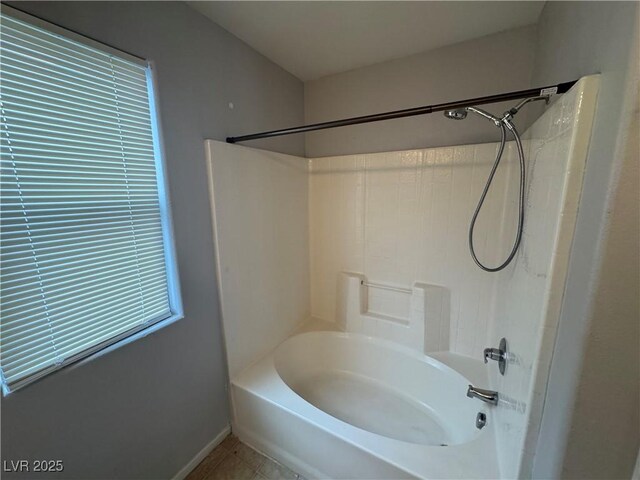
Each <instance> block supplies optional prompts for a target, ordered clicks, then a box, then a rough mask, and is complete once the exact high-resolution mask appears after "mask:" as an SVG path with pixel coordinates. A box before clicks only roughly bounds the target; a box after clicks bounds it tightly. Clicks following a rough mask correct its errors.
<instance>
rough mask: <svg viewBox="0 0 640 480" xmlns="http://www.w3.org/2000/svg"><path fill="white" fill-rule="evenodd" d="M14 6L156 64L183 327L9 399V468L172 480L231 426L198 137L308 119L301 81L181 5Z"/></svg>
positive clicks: (295, 149)
mask: <svg viewBox="0 0 640 480" xmlns="http://www.w3.org/2000/svg"><path fill="white" fill-rule="evenodd" d="M14 5H15V6H17V7H18V8H20V9H22V10H25V11H27V12H30V13H33V14H35V15H38V16H40V17H42V18H44V19H45V20H49V21H52V22H55V23H58V24H60V25H62V26H64V27H67V28H70V29H73V30H76V31H78V32H79V33H83V34H86V35H88V36H91V37H93V38H95V39H97V40H100V41H103V42H105V43H108V44H111V45H113V46H115V47H118V48H121V49H124V50H126V51H129V52H131V53H133V54H136V55H139V56H142V57H145V58H148V59H150V60H153V61H154V62H155V66H156V72H157V83H158V95H159V102H160V113H161V121H162V134H163V140H164V145H165V153H166V163H167V168H168V180H169V187H170V199H171V203H172V208H173V217H174V226H175V239H176V247H177V257H178V263H179V270H180V282H181V287H182V288H181V290H182V295H183V302H184V310H185V318H184V319H182V320H180V321H178V322H176V323H174V324H173V325H171V326H168V327H166V328H164V329H161V330H159V331H157V332H155V333H153V334H151V335H149V336H148V337H146V338H144V339H141V340H138V341H136V342H133V343H131V344H128V345H126V346H124V347H122V348H120V349H117V350H115V351H113V352H110V353H108V354H106V355H104V356H102V357H100V358H97V359H95V360H93V361H90V362H88V363H86V364H84V365H80V366H78V367H76V368H72V369H67V370H65V371H62V372H59V373H57V374H54V375H51V376H49V377H47V378H45V379H44V380H42V381H40V382H37V383H36V384H33V385H31V386H29V387H27V388H25V389H24V390H21V391H18V392H15V393H13V394H11V395H9V396H8V397H6V398H4V399H3V400H2V459H4V460H10V459H13V460H17V459H61V460H63V461H64V463H65V471H64V473H63V474H62V475H59V477H60V478H81V479H89V478H109V479H112V478H136V479H143V478H150V479H151V478H153V479H159V478H170V477H172V476H173V475H174V474H175V473H176V472H177V471H178V470H179V469H180V468H181V467H183V466H184V465H185V464H186V463H187V462H188V461H189V460H190V459H191V458H192V457H193V456H194V455H195V454H196V453H197V452H198V451H199V450H200V449H201V448H203V447H204V446H205V445H206V444H207V443H208V442H209V441H210V440H212V439H213V438H214V437H215V435H216V434H218V433H219V432H220V431H221V430H222V429H223V428H224V427H225V426H226V425H227V424H228V420H229V405H228V401H227V394H226V391H225V384H226V376H227V374H226V366H225V360H224V354H223V342H222V337H221V327H220V316H219V304H218V293H217V287H216V275H215V263H214V250H213V243H212V234H211V221H210V213H209V200H208V191H207V183H206V169H205V160H204V158H205V154H204V142H203V139H204V138H213V139H217V140H223V139H224V138H225V136H227V135H229V134H239V133H243V132H251V131H255V130H264V129H271V128H277V127H284V126H289V125H296V124H299V123H301V122H302V121H303V85H302V83H301V82H300V81H299V80H297V79H296V78H295V77H293V76H292V75H290V74H288V73H287V72H285V71H284V70H282V69H281V68H279V67H278V66H276V65H274V64H273V63H271V62H270V61H268V60H267V59H265V58H264V57H262V56H261V55H259V54H257V53H256V52H255V51H253V50H252V49H250V48H249V47H248V46H246V45H245V44H243V43H242V42H240V41H239V40H238V39H237V38H235V37H233V36H232V35H230V34H229V33H227V32H226V31H224V30H222V29H221V28H219V27H218V26H216V25H215V24H213V23H212V22H211V21H209V20H208V19H206V18H205V17H204V16H202V15H200V14H199V13H197V12H195V11H193V10H191V9H190V8H189V7H187V5H186V4H184V3H181V2H175V3H174V2H167V3H164V2H160V3H146V2H131V3H127V2H122V3H108V4H107V3H93V2H87V3H85V2H80V3H74V2H69V3H61V2H43V3H36V2H33V3H31V2H29V3H22V2H21V3H17V4H14ZM229 102H233V103H234V105H235V109H233V110H230V109H229V107H228V103H229ZM254 145H257V146H262V147H266V148H270V149H273V150H277V151H280V152H285V153H291V154H296V155H302V154H303V153H304V145H303V139H302V138H301V137H300V136H298V137H286V138H281V139H274V140H272V141H270V142H267V143H262V144H258V143H255V144H254ZM46 477H47V476H46V475H44V474H41V475H39V476H38V478H46ZM3 478H5V475H3ZM6 478H26V477H25V475H15V476H11V475H6Z"/></svg>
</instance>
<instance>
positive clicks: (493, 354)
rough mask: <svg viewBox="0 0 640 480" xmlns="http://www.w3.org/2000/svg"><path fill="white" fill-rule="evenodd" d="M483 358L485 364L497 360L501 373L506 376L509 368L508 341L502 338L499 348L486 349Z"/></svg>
mask: <svg viewBox="0 0 640 480" xmlns="http://www.w3.org/2000/svg"><path fill="white" fill-rule="evenodd" d="M483 356H484V363H489V360H495V361H496V362H498V368H499V369H500V373H501V374H502V375H504V372H505V370H506V368H507V340H506V339H505V338H502V339H501V340H500V347H499V348H485V349H484V354H483Z"/></svg>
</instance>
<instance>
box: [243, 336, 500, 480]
mask: <svg viewBox="0 0 640 480" xmlns="http://www.w3.org/2000/svg"><path fill="white" fill-rule="evenodd" d="M441 359H442V360H445V361H447V362H448V363H450V364H454V365H459V366H461V367H462V368H465V367H464V366H465V360H464V358H461V357H455V356H452V355H450V354H449V355H446V354H445V355H443V356H442V357H441ZM470 362H471V363H468V362H467V363H466V365H470V368H468V369H467V370H468V372H470V373H472V374H473V375H475V376H476V377H477V378H472V379H471V378H470V379H467V378H465V377H464V376H463V375H462V374H461V373H460V372H459V371H456V370H454V369H453V368H451V367H450V366H447V365H445V363H443V362H442V361H439V360H436V359H435V358H433V357H428V356H425V355H420V354H418V353H417V352H415V351H413V350H410V349H408V348H406V347H403V346H400V345H396V344H394V343H390V342H387V341H384V340H379V339H374V338H371V337H366V336H363V335H358V334H350V333H340V332H310V333H304V334H300V335H295V336H293V337H291V338H289V339H288V340H286V341H285V342H283V343H282V344H281V345H280V346H279V347H278V348H277V349H276V350H275V351H274V352H273V353H272V354H270V355H267V356H266V357H265V358H263V359H262V360H260V361H259V362H257V363H256V364H254V365H252V366H251V367H249V368H248V369H246V370H245V371H244V372H243V373H242V374H241V375H240V376H239V377H238V378H236V379H234V380H233V381H232V396H233V405H234V425H233V426H234V429H235V431H236V433H237V434H238V435H239V437H240V438H241V439H242V440H244V441H246V442H247V443H249V444H250V445H253V446H255V447H256V448H258V449H259V450H262V451H264V452H266V453H267V454H269V455H270V456H272V457H274V458H276V459H278V460H280V461H282V462H283V463H285V464H287V465H289V466H291V467H292V468H293V469H295V470H297V471H298V472H300V473H302V474H303V475H305V476H307V477H310V478H336V479H337V478H349V479H355V478H385V479H389V478H416V477H417V478H429V479H436V478H498V477H499V472H498V467H497V461H496V453H495V441H494V433H493V425H492V424H491V423H492V422H491V411H490V410H491V408H490V407H488V406H486V405H485V404H483V403H481V402H480V401H479V400H475V399H473V400H472V399H469V398H467V397H466V389H467V385H468V384H469V383H473V382H472V381H471V380H473V381H474V382H480V383H478V386H480V387H485V386H486V384H485V383H482V382H485V381H486V378H482V377H484V375H482V373H481V372H483V370H479V369H478V368H477V367H475V361H473V360H471V361H470ZM480 411H482V412H484V413H485V414H486V415H487V418H488V425H487V426H486V427H485V428H484V429H482V430H478V429H477V428H476V427H475V417H476V414H477V413H478V412H480Z"/></svg>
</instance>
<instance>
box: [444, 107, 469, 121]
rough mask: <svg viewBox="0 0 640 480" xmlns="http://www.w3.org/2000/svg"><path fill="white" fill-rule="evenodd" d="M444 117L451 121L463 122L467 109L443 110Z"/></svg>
mask: <svg viewBox="0 0 640 480" xmlns="http://www.w3.org/2000/svg"><path fill="white" fill-rule="evenodd" d="M444 116H445V117H447V118H451V119H452V120H464V119H465V118H467V109H466V108H459V109H458V110H445V112H444Z"/></svg>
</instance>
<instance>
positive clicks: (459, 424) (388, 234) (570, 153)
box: [207, 77, 598, 479]
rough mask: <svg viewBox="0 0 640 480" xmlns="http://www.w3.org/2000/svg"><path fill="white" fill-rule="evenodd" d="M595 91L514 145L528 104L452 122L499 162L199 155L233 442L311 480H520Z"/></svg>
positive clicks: (556, 101) (481, 155)
mask: <svg viewBox="0 0 640 480" xmlns="http://www.w3.org/2000/svg"><path fill="white" fill-rule="evenodd" d="M597 86H598V78H597V77H585V78H583V79H581V80H580V81H578V82H577V83H576V84H575V85H574V86H573V87H572V88H571V89H570V90H569V91H568V92H567V93H565V94H563V95H562V96H559V97H555V98H552V99H551V102H550V103H549V105H548V106H547V108H546V110H545V112H544V113H543V114H542V116H541V117H540V118H539V119H538V120H537V121H536V122H535V123H534V124H533V125H532V126H531V127H530V128H529V129H528V130H527V131H526V132H525V133H524V135H523V137H522V141H521V140H520V138H519V136H518V134H517V131H516V130H515V127H514V126H513V123H512V122H513V119H512V117H513V116H514V115H515V114H516V113H517V109H519V108H520V107H521V106H522V104H524V103H526V101H525V102H522V104H520V105H518V107H517V108H514V109H511V110H510V111H508V112H506V114H505V115H504V116H502V117H497V116H493V115H491V114H489V113H487V112H486V111H484V110H480V109H478V108H476V107H467V108H466V110H451V111H448V112H447V113H446V116H447V117H449V118H454V119H461V118H464V117H465V116H466V114H467V112H472V113H477V114H479V115H481V116H483V117H485V118H488V119H489V120H491V121H492V122H494V123H495V125H496V126H497V127H498V128H500V130H501V132H502V141H501V142H500V143H499V144H479V145H465V146H452V147H442V148H431V149H424V150H413V151H403V152H388V153H376V154H361V155H349V156H341V157H330V158H317V159H305V158H299V157H293V156H289V155H282V154H277V153H273V152H268V151H262V150H256V149H251V148H246V147H240V146H235V145H229V144H225V143H221V142H215V141H207V153H208V158H207V166H208V172H209V184H210V190H211V204H212V216H213V224H214V237H215V241H216V251H217V260H218V262H217V263H218V280H219V285H220V297H221V304H222V315H223V325H224V334H225V345H226V354H227V359H228V366H229V375H230V380H231V389H230V394H231V404H232V429H233V431H234V432H235V433H236V434H237V435H238V436H239V437H240V439H241V440H243V441H245V442H246V443H248V444H249V445H251V446H253V447H255V448H256V449H258V450H261V451H263V452H264V453H266V454H267V455H269V456H271V457H273V458H275V459H276V460H279V461H281V462H282V463H284V464H286V465H288V466H290V467H291V468H293V469H294V470H296V471H298V472H300V473H301V474H303V475H305V476H307V477H309V478H431V479H435V478H514V477H526V476H527V475H528V472H530V469H531V462H532V459H533V456H534V454H535V449H536V443H537V436H538V435H537V434H538V429H539V424H540V420H541V416H542V407H543V401H544V395H545V389H546V379H547V373H548V369H549V365H550V363H551V359H552V352H553V339H554V336H555V332H556V328H557V322H558V318H559V311H560V305H561V302H562V296H563V291H564V284H565V278H566V270H567V264H568V258H569V254H570V248H571V243H572V238H573V230H574V224H575V219H576V215H577V209H578V203H579V200H580V192H581V188H582V176H583V170H584V163H585V158H586V150H587V147H588V142H589V136H590V131H591V122H592V116H593V110H594V105H595V99H596V95H597ZM540 99H544V100H548V98H547V96H546V95H543V96H541V97H540ZM443 121H445V120H443ZM452 128H455V126H454V125H453V124H452ZM508 131H510V132H512V133H513V135H514V141H513V142H507V141H506V136H507V135H506V134H507V132H508ZM525 172H526V175H525ZM487 179H488V181H487ZM478 199H480V201H479V202H478ZM470 224H471V225H470ZM469 249H470V250H471V254H470V253H469ZM478 267H481V268H478ZM501 338H506V341H505V340H503V341H500V340H501ZM492 360H495V362H494V361H492Z"/></svg>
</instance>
